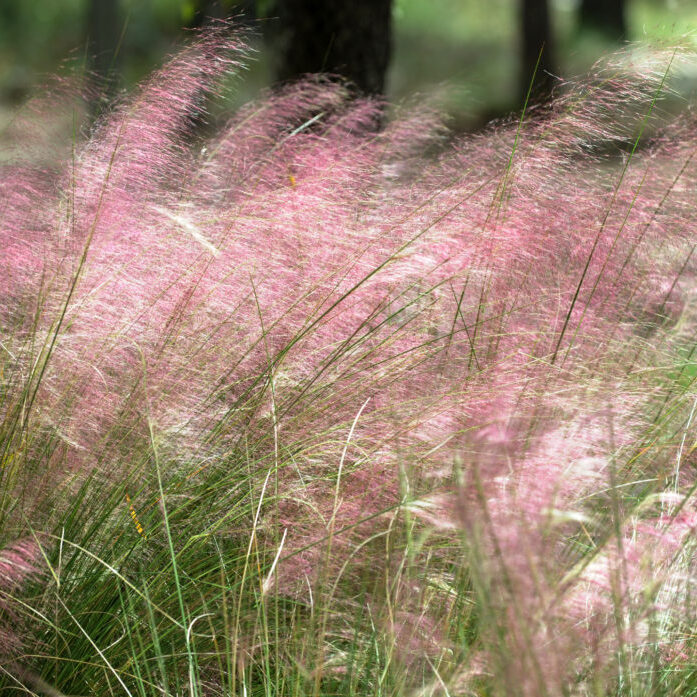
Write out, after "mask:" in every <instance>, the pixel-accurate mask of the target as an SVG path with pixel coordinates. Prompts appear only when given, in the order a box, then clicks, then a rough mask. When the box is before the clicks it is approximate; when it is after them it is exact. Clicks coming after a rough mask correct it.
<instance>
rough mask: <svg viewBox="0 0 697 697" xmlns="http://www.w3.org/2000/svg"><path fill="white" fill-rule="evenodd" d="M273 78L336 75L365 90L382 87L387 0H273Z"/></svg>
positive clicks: (389, 21)
mask: <svg viewBox="0 0 697 697" xmlns="http://www.w3.org/2000/svg"><path fill="white" fill-rule="evenodd" d="M275 14H276V16H277V18H278V19H277V30H276V32H275V33H276V34H277V40H278V45H279V64H278V69H277V71H276V77H277V79H279V80H288V79H292V78H295V77H298V76H300V75H304V74H306V73H320V72H322V73H332V74H336V75H340V76H342V77H344V78H346V79H347V80H349V81H350V82H351V83H353V84H354V85H355V86H356V87H357V88H358V90H360V91H361V92H363V93H366V94H381V93H383V92H384V91H385V74H386V72H387V66H388V64H389V61H390V50H391V25H392V0H277V3H276V6H275Z"/></svg>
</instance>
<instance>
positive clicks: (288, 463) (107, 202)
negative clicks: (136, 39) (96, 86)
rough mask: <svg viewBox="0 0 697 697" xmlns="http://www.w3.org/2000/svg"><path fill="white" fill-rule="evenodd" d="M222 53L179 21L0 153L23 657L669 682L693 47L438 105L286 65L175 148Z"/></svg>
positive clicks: (586, 686) (373, 676)
mask: <svg viewBox="0 0 697 697" xmlns="http://www.w3.org/2000/svg"><path fill="white" fill-rule="evenodd" d="M245 52H246V50H245V48H244V45H243V42H242V41H241V39H239V38H238V37H237V36H236V35H234V34H230V33H228V32H227V31H226V30H225V29H224V28H218V29H214V30H213V31H212V32H210V33H208V34H204V35H202V36H201V37H200V38H199V39H198V40H197V41H195V42H193V43H192V44H191V45H190V46H188V47H187V48H185V49H183V50H182V52H181V53H180V54H178V55H176V56H175V57H173V58H172V59H171V61H170V62H169V63H168V64H166V65H165V66H164V67H163V68H162V69H161V70H160V71H158V72H157V73H156V74H155V75H154V76H153V77H152V78H150V79H149V80H148V81H147V82H146V83H145V85H144V86H143V87H142V88H141V89H140V90H139V91H138V92H137V93H136V94H135V95H133V96H132V97H129V98H124V99H123V100H122V101H121V102H120V103H118V104H117V105H115V107H114V108H113V110H112V111H111V112H110V113H109V114H105V115H104V116H103V117H102V119H101V121H100V123H99V124H98V125H97V127H96V128H95V129H94V130H93V131H92V132H91V133H89V134H87V135H85V136H84V137H83V138H82V139H80V140H78V141H76V142H75V147H74V154H73V155H72V156H71V157H70V158H69V160H68V161H65V162H63V163H55V164H53V165H52V169H51V171H50V172H49V173H47V172H45V171H43V170H41V168H38V167H34V168H32V167H30V166H24V167H19V166H7V167H5V168H4V170H3V173H2V175H1V176H0V187H1V188H2V191H3V192H6V197H5V199H4V200H5V202H6V203H5V204H4V205H3V207H2V209H1V213H0V215H2V225H1V226H0V241H1V243H2V249H3V256H2V259H1V260H0V264H1V265H2V269H4V270H6V271H7V273H6V274H5V275H4V276H2V279H1V280H0V325H1V327H2V342H3V343H2V345H1V346H0V388H1V389H0V414H1V415H2V422H1V424H0V447H1V450H0V456H1V458H2V460H1V462H2V468H1V469H0V473H1V477H0V494H1V495H0V514H1V515H2V521H3V522H4V523H6V524H8V527H7V528H6V529H8V530H9V529H20V530H23V529H25V528H26V526H27V520H28V521H29V522H30V523H31V526H32V529H33V530H35V531H37V532H36V534H37V537H38V539H41V540H42V545H44V542H45V547H43V548H44V549H45V550H46V555H47V561H48V562H49V564H50V565H51V569H53V571H54V573H53V574H52V575H51V579H49V580H48V581H47V583H46V588H45V592H44V595H43V596H42V597H41V598H32V599H27V601H26V602H27V604H30V603H31V607H32V610H33V614H34V617H35V618H36V621H35V626H34V627H33V628H32V632H31V635H30V636H31V637H36V642H37V647H38V648H37V649H36V651H34V653H32V652H31V651H28V653H30V654H31V655H32V656H35V657H36V658H34V659H32V660H33V664H32V665H31V666H29V667H28V669H29V668H30V669H31V671H32V674H34V673H35V674H36V676H37V679H41V680H43V681H44V682H45V683H46V684H50V685H53V686H55V688H56V689H59V690H61V691H62V692H64V693H66V694H83V693H86V692H90V691H94V690H95V689H96V688H95V686H99V689H102V688H103V689H104V690H108V689H116V690H122V691H123V693H124V694H149V693H150V692H151V691H153V690H154V691H159V692H162V693H164V694H179V693H182V694H183V693H187V694H191V695H204V694H218V693H229V694H237V693H247V694H249V693H251V692H254V691H256V690H260V689H264V690H266V692H267V693H268V694H300V693H302V694H315V695H317V694H323V693H325V692H331V691H337V692H339V693H342V694H366V693H367V692H372V693H375V692H381V693H389V694H403V693H404V691H405V690H411V691H414V692H418V693H419V694H421V693H423V694H424V695H426V694H429V695H430V694H436V693H439V692H441V691H443V692H444V693H445V692H447V693H449V694H472V693H474V694H501V695H503V694H506V695H545V694H547V695H553V694H569V693H570V692H574V690H575V691H576V692H578V694H586V693H590V692H591V691H593V690H595V692H596V693H597V692H599V691H600V692H602V691H612V690H615V691H617V690H620V691H621V690H624V689H625V687H626V686H627V685H629V686H630V687H631V689H635V690H639V688H640V687H641V689H643V686H645V682H644V681H646V680H649V682H650V681H651V680H654V681H656V683H658V682H660V681H663V683H661V684H671V685H673V686H674V687H675V689H678V687H679V686H680V685H682V687H680V689H685V690H688V691H689V689H690V685H692V683H691V682H689V680H687V679H686V680H687V682H684V684H683V683H680V680H681V678H679V676H678V675H677V672H676V669H675V666H676V665H678V664H680V663H681V662H682V663H683V664H685V665H687V664H689V661H691V660H692V656H694V651H693V648H692V646H691V645H690V642H689V641H688V640H686V639H685V636H684V635H685V630H686V627H688V626H689V625H688V622H686V620H685V619H684V617H681V614H680V609H681V608H682V607H683V605H684V604H687V603H688V599H689V597H690V596H689V594H690V588H691V583H692V580H693V573H692V565H691V551H690V542H689V540H690V537H691V535H690V533H691V530H692V525H693V520H694V516H695V510H694V504H693V502H692V499H691V495H692V489H693V486H694V481H695V480H694V477H695V471H694V462H693V460H694V457H693V451H694V444H693V442H692V441H693V440H694V425H693V420H694V407H693V404H694V399H695V398H694V394H693V393H694V386H693V382H694V378H695V375H696V371H695V369H694V361H693V351H694V349H693V345H694V336H693V335H694V328H695V326H697V323H696V322H695V307H694V301H693V299H692V295H693V294H692V293H691V286H692V284H693V283H694V277H695V262H694V258H693V257H694V255H693V250H694V243H693V241H692V237H693V235H692V232H691V231H692V228H693V227H694V223H695V220H694V218H695V213H694V206H693V202H692V197H691V192H693V191H694V190H695V186H696V185H697V166H696V164H695V163H694V162H693V160H694V157H693V154H694V152H695V149H696V148H697V143H696V142H695V136H694V120H693V118H692V117H691V116H690V115H689V113H688V114H685V115H680V116H678V117H675V118H673V117H670V118H668V117H664V115H662V113H661V112H660V110H659V106H660V101H661V99H662V96H663V94H664V93H665V91H666V89H667V87H668V84H669V78H670V77H671V75H672V73H673V72H674V71H675V70H676V69H677V68H678V64H679V62H680V61H681V60H683V58H684V59H685V60H687V59H689V58H690V57H689V56H688V55H685V56H682V54H681V52H678V51H671V52H668V53H666V52H662V53H661V52H658V53H642V54H640V53H639V52H636V51H635V50H634V49H628V50H627V51H626V52H624V53H623V54H619V55H617V56H614V57H612V58H610V59H608V60H607V61H605V62H603V63H601V64H599V65H598V66H597V67H596V69H595V70H594V71H593V73H592V74H591V75H590V76H589V77H588V78H587V79H586V80H581V81H579V82H577V83H573V84H569V85H566V86H565V87H564V90H563V92H562V95H561V97H559V99H558V100H557V102H556V103H555V104H553V105H552V106H551V107H550V108H549V109H546V110H544V111H539V112H531V114H527V115H524V116H523V117H522V118H521V119H520V120H519V121H512V122H510V123H502V124H497V125H494V126H492V127H491V128H490V129H489V130H488V131H486V132H484V133H481V134H478V135H475V136H469V137H466V138H463V139H459V140H456V139H452V138H449V136H448V135H447V131H446V130H445V129H444V127H443V126H442V124H441V123H440V122H439V121H438V119H437V117H436V116H435V115H434V113H433V111H432V110H429V109H428V108H419V109H413V110H407V111H406V113H405V112H404V111H401V112H400V111H399V110H397V111H396V112H395V114H394V116H393V117H392V120H391V121H389V122H387V123H384V124H383V120H384V114H385V106H384V105H383V104H380V103H378V102H375V101H372V100H366V99H353V98H352V95H351V94H350V93H349V92H348V91H347V90H346V89H345V88H344V87H343V86H341V85H337V84H336V83H333V82H328V81H324V80H323V79H322V78H308V79H306V80H303V81H300V82H297V83H295V84H291V85H287V86H286V87H284V88H282V89H280V90H278V91H275V92H268V93H266V94H264V95H262V96H261V97H260V99H259V100H258V101H257V102H256V103H254V104H251V105H248V106H247V107H245V108H244V109H242V110H241V111H240V112H239V113H238V114H236V115H234V116H233V117H232V118H231V120H230V121H229V123H228V124H226V125H224V126H222V127H221V128H220V129H219V131H218V133H217V134H216V135H213V136H212V137H211V138H210V139H209V140H208V141H206V143H205V146H204V147H201V143H200V140H199V139H198V138H194V137H193V136H192V133H191V123H192V120H197V119H199V118H200V115H201V113H202V110H203V104H204V103H205V97H206V95H208V94H209V93H211V92H213V93H214V92H215V91H216V89H218V86H219V84H220V82H221V80H222V79H223V78H224V76H225V74H226V73H227V72H228V71H229V70H233V69H237V68H239V67H240V64H241V62H242V61H243V58H244V56H245ZM679 59H680V60H679ZM380 124H383V125H384V126H385V127H384V128H383V129H382V130H377V126H378V125H380ZM5 279H7V280H5ZM9 523H11V524H12V528H10V527H9ZM690 616H692V615H690ZM28 636H29V634H28ZM674 641H675V642H676V643H675V646H678V647H679V650H671V648H670V647H671V646H672V645H673V644H672V643H673V642H674ZM646 675H650V676H651V677H650V678H646V677H645V676H646ZM671 681H673V682H671ZM0 684H2V683H0ZM646 684H648V683H646ZM108 686H111V687H108ZM114 686H117V687H114ZM618 686H619V687H618Z"/></svg>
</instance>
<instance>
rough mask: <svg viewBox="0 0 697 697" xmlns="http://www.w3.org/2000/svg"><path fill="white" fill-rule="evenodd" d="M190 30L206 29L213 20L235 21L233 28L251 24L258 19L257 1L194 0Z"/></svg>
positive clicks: (189, 24)
mask: <svg viewBox="0 0 697 697" xmlns="http://www.w3.org/2000/svg"><path fill="white" fill-rule="evenodd" d="M192 6H193V14H192V16H191V19H190V20H189V21H188V22H187V27H188V28H189V29H196V28H199V27H204V26H205V25H206V24H208V23H209V22H210V21H211V20H213V21H214V20H216V19H230V18H232V19H233V20H234V22H233V26H239V25H245V24H250V23H251V22H252V21H254V20H255V19H256V2H255V0H194V2H193V3H192Z"/></svg>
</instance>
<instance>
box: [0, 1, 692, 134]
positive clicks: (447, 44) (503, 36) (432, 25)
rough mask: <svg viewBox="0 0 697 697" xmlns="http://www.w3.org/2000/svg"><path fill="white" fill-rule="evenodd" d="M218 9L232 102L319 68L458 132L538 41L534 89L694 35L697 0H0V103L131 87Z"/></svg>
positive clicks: (482, 116) (483, 109) (483, 115)
mask: <svg viewBox="0 0 697 697" xmlns="http://www.w3.org/2000/svg"><path fill="white" fill-rule="evenodd" d="M223 17H233V18H236V21H237V22H238V23H239V24H241V25H244V26H245V27H246V28H247V29H248V30H249V32H250V34H251V36H252V43H253V46H254V48H255V50H256V52H257V53H256V56H255V60H253V62H252V63H251V65H250V69H249V71H248V73H247V74H246V75H245V76H244V79H243V80H242V81H240V83H239V84H238V85H236V93H235V96H234V97H233V98H232V99H233V102H236V103H241V102H246V101H248V100H249V99H250V98H252V97H253V96H255V95H256V94H257V93H258V91H259V89H261V88H262V87H264V86H267V85H270V84H273V83H274V81H277V80H283V79H288V78H292V77H293V76H295V75H298V74H302V73H305V72H316V71H320V70H324V71H330V72H335V73H341V74H342V75H344V76H345V77H347V78H348V79H350V80H351V81H352V82H353V83H354V84H355V85H356V86H357V87H358V88H359V89H360V90H362V91H365V92H372V93H385V94H386V95H387V97H388V98H389V99H390V100H392V101H400V100H402V99H404V98H407V97H409V96H412V95H414V94H421V95H426V96H429V97H430V98H433V99H434V100H435V101H436V102H437V103H438V104H439V106H440V107H441V108H442V109H443V110H444V111H445V112H446V113H448V114H450V116H451V117H452V118H451V126H452V127H453V128H454V129H455V130H457V131H467V130H476V129H477V128H480V127H481V126H482V125H483V124H485V123H486V122H488V121H489V120H490V119H492V118H496V117H499V116H503V115H505V114H507V113H510V112H511V111H515V110H516V109H518V108H519V107H520V105H521V103H522V101H523V99H524V95H525V93H526V91H527V88H528V85H529V83H530V77H531V75H532V74H533V73H534V72H535V65H536V63H537V60H538V57H540V49H541V47H542V46H544V49H543V50H542V54H541V58H540V65H539V68H538V70H537V73H536V75H537V79H536V84H535V86H534V87H535V93H536V97H537V98H538V99H539V98H544V96H545V95H546V94H547V93H548V92H549V90H550V89H552V88H553V87H554V86H555V85H557V84H558V83H559V78H563V77H567V76H572V75H576V74H579V73H581V72H584V71H586V70H587V69H588V68H589V67H590V66H591V65H592V64H593V62H594V61H595V60H596V59H597V58H598V57H599V56H600V55H602V54H604V53H607V52H608V51H611V50H613V49H614V48H615V47H616V45H617V44H618V43H619V42H622V41H625V40H629V41H635V40H640V39H647V38H648V39H649V40H651V41H660V40H665V39H668V40H674V39H675V37H684V36H686V35H688V34H690V32H692V31H694V29H695V27H697V2H695V0H486V1H484V0H330V1H327V0H242V1H240V0H147V1H144V0H51V1H50V2H47V1H46V0H22V1H21V2H19V1H17V0H0V106H1V107H2V109H3V113H5V112H6V111H7V110H11V109H12V108H13V105H16V104H17V103H21V102H22V101H24V100H25V99H26V98H27V97H28V96H29V95H30V94H31V92H32V89H34V87H35V86H36V85H38V84H41V83H42V81H43V80H45V78H46V75H47V74H53V73H55V72H56V71H57V70H59V71H60V70H70V69H75V68H76V67H77V68H78V69H84V68H86V69H88V70H90V71H92V72H93V73H95V74H97V75H99V76H101V77H100V79H101V80H102V83H103V84H105V85H106V86H107V88H108V89H107V91H108V92H109V93H111V94H114V93H116V92H117V91H118V90H123V89H128V88H129V87H130V86H132V85H133V84H134V83H135V82H137V81H138V80H139V79H141V78H142V77H143V76H145V75H146V74H148V72H149V71H150V70H151V69H152V68H153V67H154V66H155V65H157V64H159V63H160V62H161V61H162V59H163V57H164V55H166V54H167V53H169V52H170V51H171V50H173V48H174V46H176V45H177V43H178V42H180V41H181V40H182V38H183V36H185V35H186V32H187V31H190V30H192V29H195V28H197V27H200V26H203V25H205V24H206V23H208V22H211V21H215V19H216V18H223ZM693 39H694V37H693ZM690 40H692V39H690ZM693 90H694V85H693V84H686V85H685V89H684V92H685V93H689V92H692V91H693ZM686 96H689V95H687V94H686ZM232 106H236V104H233V105H232Z"/></svg>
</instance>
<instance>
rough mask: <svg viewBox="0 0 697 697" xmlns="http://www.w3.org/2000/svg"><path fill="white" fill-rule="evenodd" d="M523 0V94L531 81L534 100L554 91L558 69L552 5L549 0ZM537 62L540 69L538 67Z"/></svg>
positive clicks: (545, 96) (521, 6)
mask: <svg viewBox="0 0 697 697" xmlns="http://www.w3.org/2000/svg"><path fill="white" fill-rule="evenodd" d="M520 1H521V4H520V11H521V32H522V56H521V59H522V64H521V67H522V74H521V91H522V96H523V98H525V96H526V95H527V92H528V89H529V87H530V84H531V82H532V93H531V96H532V98H533V99H534V100H535V101H541V100H545V99H546V98H548V97H549V95H550V94H551V91H552V88H553V87H554V83H555V79H554V75H555V72H556V69H555V64H554V46H553V41H552V29H551V23H550V19H549V6H548V4H547V0H520ZM540 52H542V55H540ZM538 59H539V63H538ZM536 66H537V69H535V68H536ZM533 76H534V77H533Z"/></svg>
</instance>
